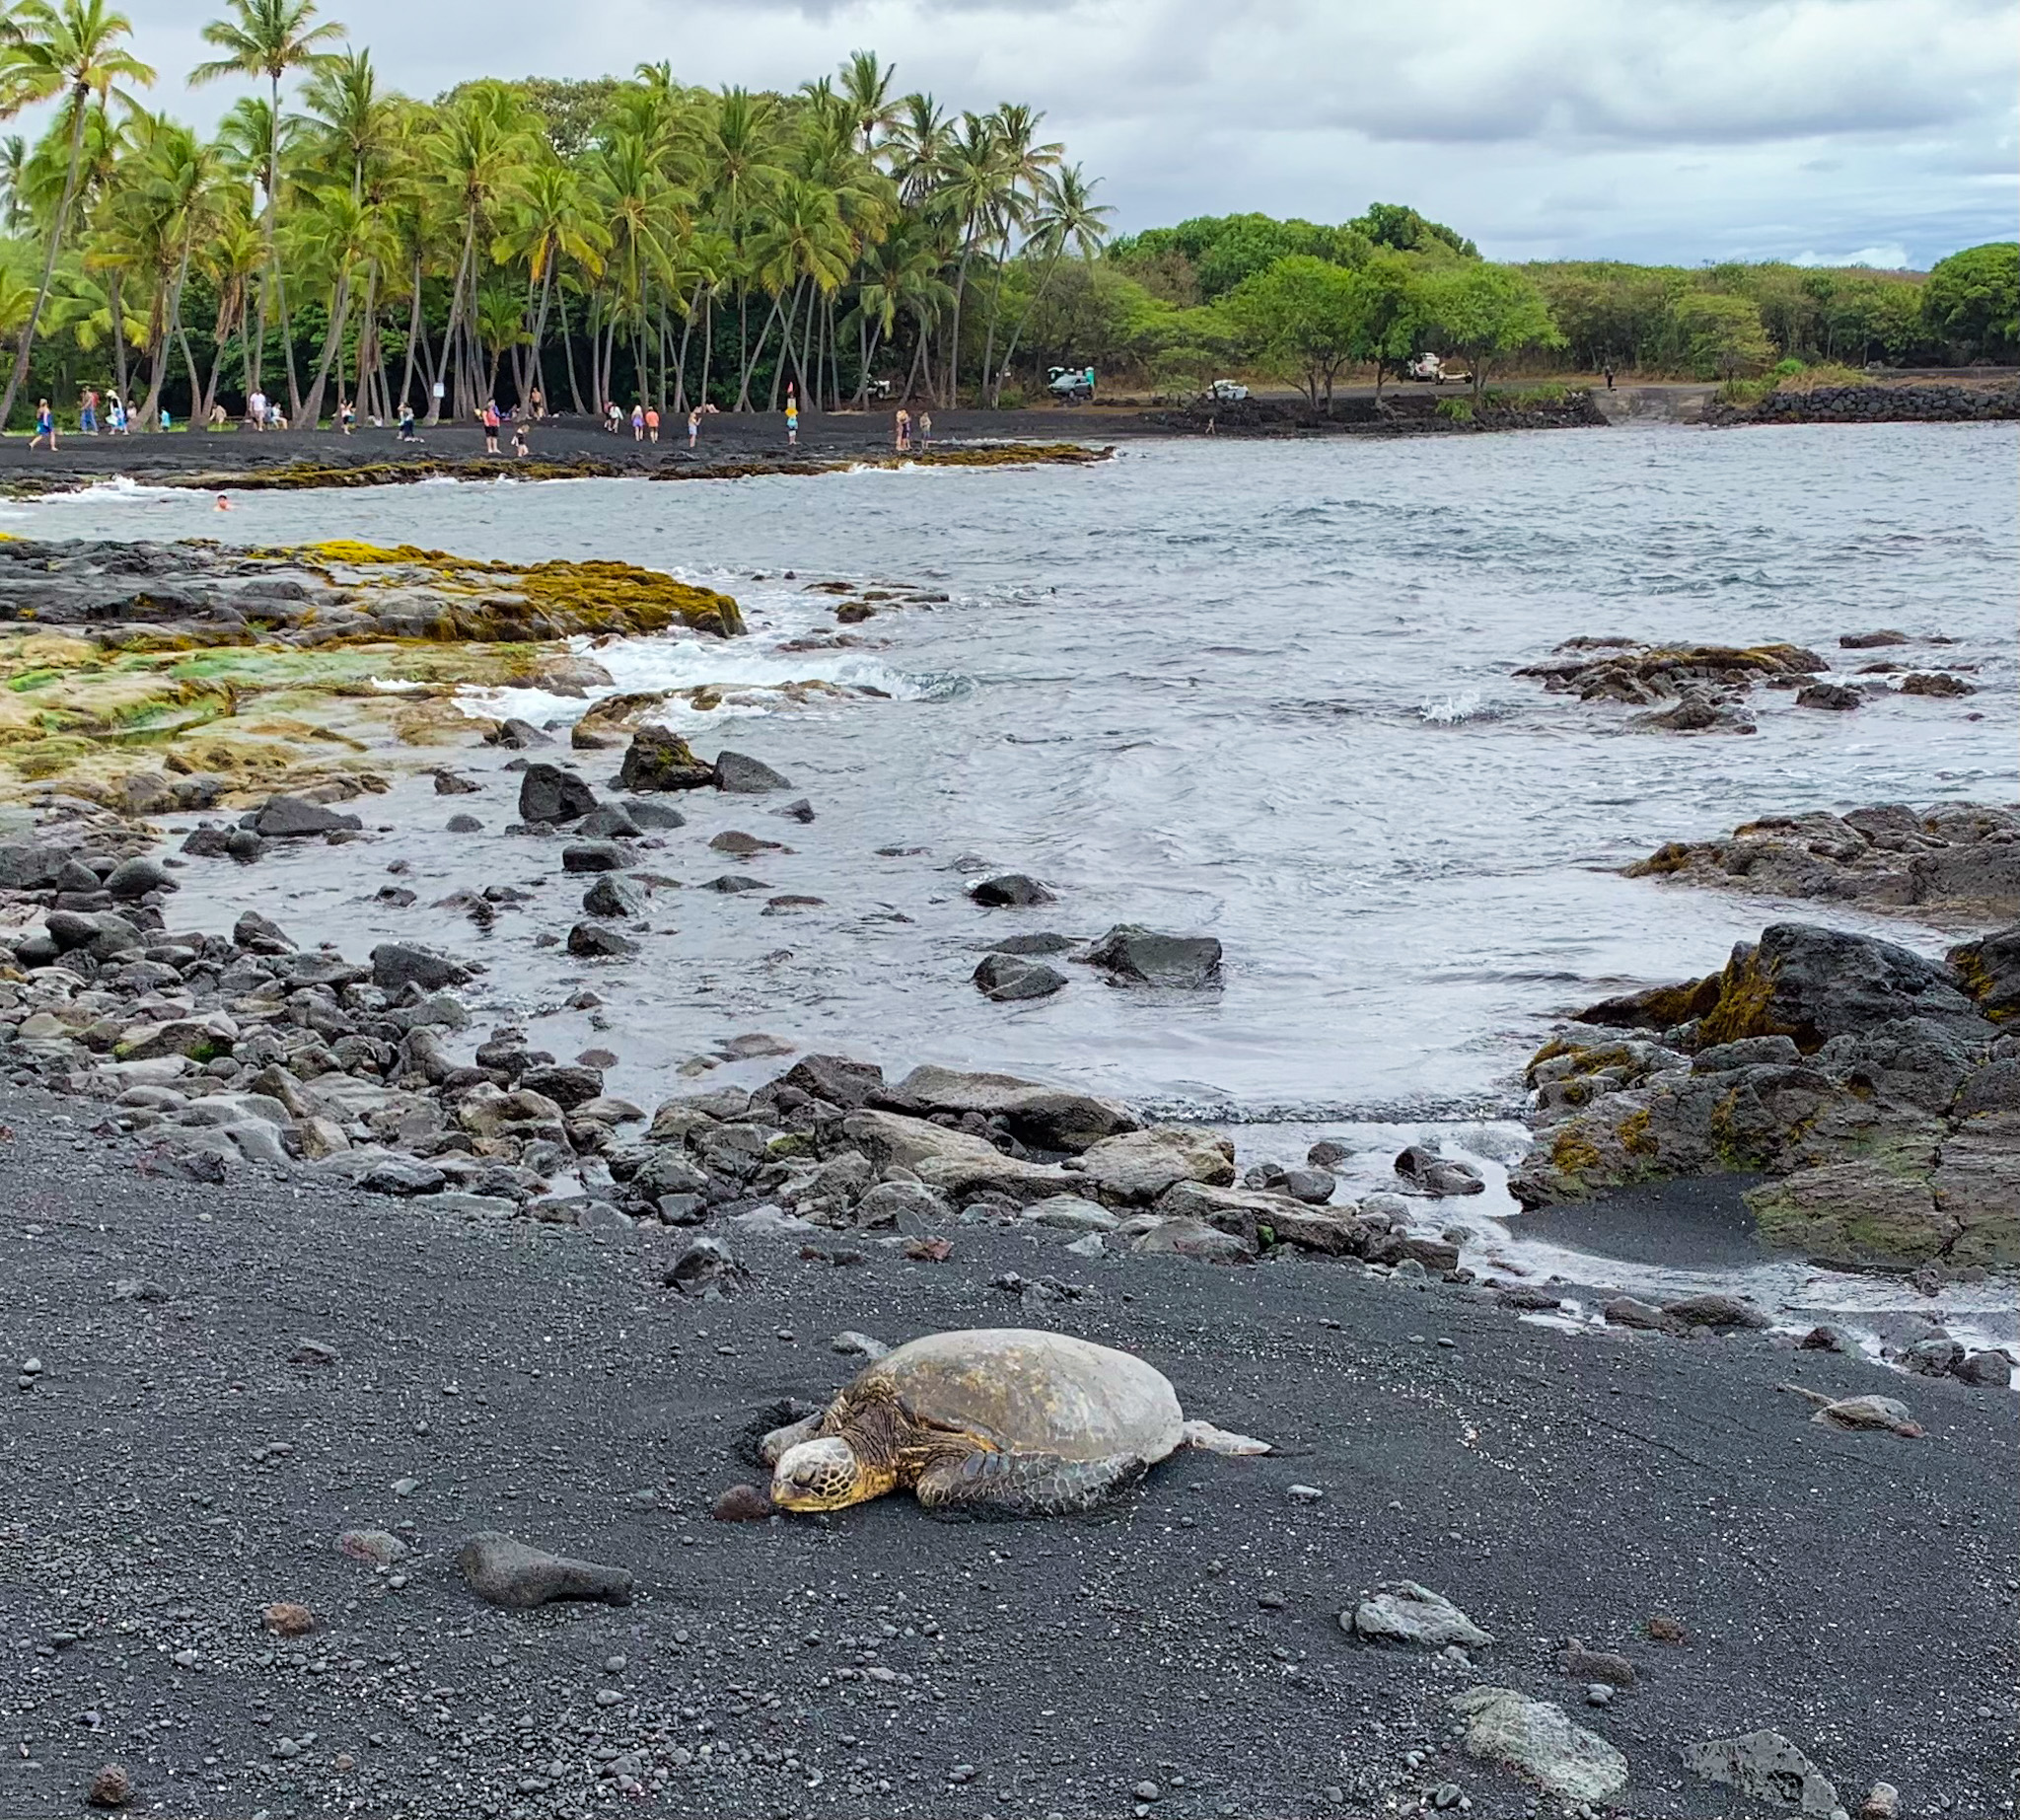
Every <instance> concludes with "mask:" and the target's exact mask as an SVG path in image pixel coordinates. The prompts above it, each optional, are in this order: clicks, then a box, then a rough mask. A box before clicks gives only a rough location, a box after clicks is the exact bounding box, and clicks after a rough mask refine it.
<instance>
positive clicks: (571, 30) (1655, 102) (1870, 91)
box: [135, 0, 2020, 262]
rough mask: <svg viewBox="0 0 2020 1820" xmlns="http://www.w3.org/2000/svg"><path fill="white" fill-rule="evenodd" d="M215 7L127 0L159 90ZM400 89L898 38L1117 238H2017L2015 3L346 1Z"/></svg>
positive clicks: (766, 56)
mask: <svg viewBox="0 0 2020 1820" xmlns="http://www.w3.org/2000/svg"><path fill="white" fill-rule="evenodd" d="M215 10H216V8H215V6H214V5H213V4H212V0H150V3H149V4H148V5H147V6H146V7H144V8H139V9H135V19H136V26H137V28H138V30H137V34H136V36H137V41H138V46H139V48H140V50H141V51H142V53H143V54H144V55H146V56H148V57H149V58H150V60H152V61H154V62H156V63H157V64H158V65H159V66H160V67H161V69H162V72H163V82H162V84H161V86H160V88H159V89H158V91H157V96H158V99H159V101H160V102H161V103H162V104H164V105H167V106H170V107H171V108H172V109H175V110H176V111H179V112H184V113H187V114H191V115H194V116H195V117H198V118H199V119H203V120H206V121H207V120H210V119H214V118H215V117H216V115H217V114H218V113H219V112H221V111H222V109H224V108H225V107H226V106H229V104H230V101H231V98H232V94H233V93H234V91H232V90H230V89H229V88H228V86H227V85H215V86H213V87H210V88H206V89H204V90H200V91H197V92H195V93H194V94H193V95H192V94H185V93H184V92H183V90H182V87H181V82H180V77H181V75H182V73H183V72H184V71H186V70H187V69H188V68H189V66H190V65H191V64H192V63H193V62H195V61H196V60H197V59H198V57H199V56H200V55H201V54H202V49H201V46H200V43H199V41H198V29H199V27H200V25H201V23H202V21H203V20H204V19H205V18H206V17H208V16H210V14H211V13H212V12H214V11H215ZM325 12H327V13H328V14H330V15H331V16H334V17H338V18H342V19H344V20H345V21H346V23H348V24H349V25H350V27H351V30H352V36H353V37H354V39H356V40H357V41H360V42H365V43H369V44H371V45H372V47H373V49H374V51H375V53H376V55H377V57H378V60H379V62H380V65H381V67H382V69H383V70H384V71H385V72H386V74H387V77H388V79H389V80H391V81H393V82H396V83H397V84H398V85H399V86H401V87H403V88H405V89H406V90H407V91H408V92H409V93H413V94H418V95H423V96H425V95H431V94H434V93H437V92H439V91H440V90H441V89H443V88H446V87H448V86H450V85H451V84H452V83H454V82H456V81H459V80H462V79H463V78H465V77H468V76H469V75H472V74H476V73H480V72H481V73H488V74H496V75H520V74H529V73H541V74H549V75H562V76H588V75H596V74H602V73H606V72H623V71H628V70H629V69H630V68H631V67H632V66H633V65H634V64H636V63H638V62H640V61H642V60H653V59H658V58H661V57H664V58H667V59H669V60H670V61H671V62H672V63H673V65H674V68H675V70H676V72H677V73H678V74H679V75H680V76H682V77H683V78H684V79H685V80H688V81H693V82H699V83H706V84H710V85H714V84H718V83H725V82H742V83H747V84H752V85H757V86H775V87H790V86H791V85H793V84H794V83H797V82H798V81H800V80H802V79H803V78H805V77H807V76H811V75H814V74H818V73H819V72H821V71H822V70H824V69H828V68H830V67H832V65H833V64H834V63H835V62H836V61H838V60H839V59H840V57H841V56H843V55H844V54H845V53H846V52H847V51H848V50H850V49H852V48H854V47H856V46H858V45H863V46H870V47H874V48H876V49H877V50H878V51H880V53H881V54H882V55H884V56H885V57H886V58H887V59H890V60H894V61H895V62H896V63H897V64H898V66H899V79H900V83H901V86H902V87H906V88H911V87H921V88H926V89H930V90H931V91H932V92H933V93H934V94H935V96H936V97H937V98H938V99H939V100H940V101H941V103H942V104H943V105H945V106H952V107H963V106H966V107H977V108H980V107H987V106H989V105H991V104H993V103H995V102H997V101H1000V100H1004V99H1018V100H1028V101H1030V102H1032V103H1034V104H1035V105H1037V106H1039V107H1042V108H1044V109H1046V112H1047V116H1048V117H1047V121H1046V129H1047V131H1048V132H1049V133H1050V134H1052V135H1053V136H1055V137H1059V138H1063V139H1064V140H1066V142H1067V144H1068V146H1069V147H1070V149H1071V152H1072V154H1073V156H1075V157H1077V158H1080V159H1081V160H1083V161H1084V162H1085V163H1086V165H1087V167H1088V169H1089V170H1090V171H1091V172H1096V173H1099V174H1101V175H1102V177H1103V178H1104V180H1105V182H1104V187H1103V190H1102V192H1101V193H1102V195H1103V197H1104V198H1105V199H1106V200H1108V201H1109V202H1111V203H1113V204H1114V205H1116V208H1117V215H1118V223H1119V224H1120V225H1122V226H1127V227H1141V226H1148V225H1151V224H1153V223H1156V222H1160V221H1170V220H1175V219H1178V218H1180V217H1182V216H1184V215H1189V214H1208V213H1222V212H1225V211H1229V210H1233V209H1245V208H1256V209H1263V210H1266V211H1268V212H1271V213H1276V214H1302V215H1307V216H1311V217H1314V218H1319V219H1331V220H1336V219H1340V218H1343V217H1345V216H1347V215H1350V214H1354V213H1358V212H1359V210H1360V209H1361V208H1362V207H1363V206H1364V205H1365V204H1366V203H1367V202H1368V201H1369V200H1370V199H1371V198H1374V197H1378V196H1379V197H1381V198H1383V199H1385V200H1408V201H1413V202H1415V203H1416V204H1417V205H1418V206H1419V207H1421V208H1423V209H1424V210H1425V211H1426V212H1428V213H1431V214H1433V215H1435V216H1437V217H1439V218H1440V219H1443V220H1447V221H1451V222H1452V223H1454V224H1455V225H1457V226H1459V227H1462V228H1464V229H1465V230H1466V231H1467V232H1468V233H1470V234H1472V235H1474V236H1475V238H1476V239H1478V240H1479V242H1480V244H1481V246H1482V248H1483V249H1484V250H1486V251H1487V252H1489V253H1492V254H1496V255H1503V256H1509V257H1542V256H1550V255H1567V256H1592V257H1605V256H1616V257H1629V258H1656V257H1660V258H1673V259H1682V260H1686V261H1690V260H1695V259H1699V258H1720V257H1735V256H1751V257H1766V256H1787V257H1794V256H1800V255H1815V254H1820V253H1821V254H1826V255H1828V254H1830V253H1831V252H1832V251H1833V250H1834V249H1836V250H1840V251H1842V252H1855V251H1859V250H1866V249H1883V250H1891V249H1893V248H1894V247H1897V246H1898V247H1903V248H1906V249H1907V251H1908V253H1909V255H1910V256H1911V257H1912V259H1914V260H1916V261H1917V262H1926V261H1928V260H1929V259H1931V258H1934V257H1938V256H1940V255H1942V254H1944V253H1946V252H1949V251H1951V250H1952V249H1953V248H1955V247H1956V246H1958V245H1961V244H1965V243H1968V242H1970V241H1974V240H1984V239H1990V238H1994V237H2009V236H2010V235H2011V233H2012V223H2013V218H2014V211H2015V201H2016V189H2020V182H2016V179H2015V159H2016V109H2015V104H2014V96H2013V92H2012V84H2011V80H2010V75H2011V72H2010V70H2009V69H2008V68H2007V67H2006V60H2005V59H2004V58H2003V57H1994V56H1992V55H1991V54H1989V52H1990V47H1992V46H1995V45H2003V44H2009V43H2011V41H2012V39H2013V28H2014V25H2015V23H2016V16H2020V4H2016V0H1644V3H1642V4H1635V5H1631V6H1630V5H1624V4H1623V3H1622V0H1522V3H1521V4H1519V5H1510V4H1508V3H1507V0H1413V4H1411V5H1410V6H1408V7H1398V6H1395V5H1393V4H1387V3H1385V0H578V4H576V5H574V6H569V7H556V6H554V5H553V4H551V0H484V3H483V4H481V5H479V4H476V0H427V3H425V4H421V5H415V4H412V0H348V3H346V0H330V3H329V4H327V5H326V6H325Z"/></svg>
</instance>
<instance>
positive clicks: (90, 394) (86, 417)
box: [77, 386, 99, 436]
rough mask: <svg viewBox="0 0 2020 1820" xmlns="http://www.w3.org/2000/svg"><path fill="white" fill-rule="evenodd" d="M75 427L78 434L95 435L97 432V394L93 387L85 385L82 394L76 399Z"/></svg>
mask: <svg viewBox="0 0 2020 1820" xmlns="http://www.w3.org/2000/svg"><path fill="white" fill-rule="evenodd" d="M77 403H78V410H77V428H78V431H79V433H80V434H82V435H85V436H96V435H97V434H98V433H99V395H98V391H97V389H96V388H95V387H92V386H87V387H85V389H84V396H83V397H82V398H81V399H79V400H78V401H77Z"/></svg>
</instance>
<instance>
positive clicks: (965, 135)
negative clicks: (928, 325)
mask: <svg viewBox="0 0 2020 1820" xmlns="http://www.w3.org/2000/svg"><path fill="white" fill-rule="evenodd" d="M942 170H943V172H944V176H943V178H942V181H941V183H940V186H939V187H938V189H936V190H935V191H934V194H933V204H934V207H935V209H936V210H937V212H938V213H939V214H940V216H941V217H942V219H943V220H945V221H946V222H947V223H948V225H949V226H950V227H953V228H955V229H956V230H957V231H958V237H959V242H960V247H961V258H960V263H959V264H958V265H957V266H956V268H955V276H954V316H953V322H952V326H951V328H949V330H948V335H947V354H946V366H945V369H944V374H943V381H942V388H941V393H942V402H944V403H945V404H946V405H947V406H948V407H949V408H950V409H951V408H952V407H953V405H954V404H955V403H956V402H957V401H958V398H959V391H958V388H959V386H960V369H961V306H962V303H963V300H964V299H965V298H966V296H967V294H968V269H969V265H970V262H971V261H972V260H973V259H974V255H975V250H976V248H977V247H979V246H981V245H982V243H983V241H984V238H987V239H989V240H994V239H995V237H996V236H997V234H998V233H999V232H1001V231H1004V230H1003V220H1004V217H1005V216H1006V215H1007V213H1008V211H1009V208H1010V205H1011V202H1012V200H1013V198H1014V194H1015V182H1016V174H1015V168H1014V165H1013V163H1012V159H1011V155H1010V148H1009V147H1008V145H1007V144H1006V143H1005V141H1004V139H1003V136H1002V134H1001V132H1000V131H999V130H998V128H997V124H996V121H995V119H994V117H993V116H984V115H982V114H978V113H964V114H963V115H962V116H961V126H960V128H959V130H958V131H957V132H956V133H955V134H954V137H953V141H952V143H951V144H950V145H949V146H948V148H947V151H946V153H945V155H944V157H943V159H942Z"/></svg>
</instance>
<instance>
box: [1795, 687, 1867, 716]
mask: <svg viewBox="0 0 2020 1820" xmlns="http://www.w3.org/2000/svg"><path fill="white" fill-rule="evenodd" d="M1865 700H1866V698H1865V696H1864V695H1862V694H1860V693H1859V692H1858V691H1857V690H1855V689H1847V688H1845V686H1844V685H1843V684H1842V683H1812V684H1811V685H1810V686H1809V688H1807V689H1799V690H1797V691H1796V694H1795V704H1796V706H1797V707H1804V708H1829V709H1831V710H1833V711H1834V712H1837V713H1840V714H1841V713H1847V712H1849V711H1850V710H1851V709H1852V708H1856V707H1863V706H1865Z"/></svg>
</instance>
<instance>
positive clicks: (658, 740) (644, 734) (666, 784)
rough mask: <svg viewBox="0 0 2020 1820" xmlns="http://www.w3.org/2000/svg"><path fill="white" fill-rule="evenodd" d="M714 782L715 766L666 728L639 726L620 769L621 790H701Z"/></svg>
mask: <svg viewBox="0 0 2020 1820" xmlns="http://www.w3.org/2000/svg"><path fill="white" fill-rule="evenodd" d="M714 781H715V766H714V765H712V764H708V763H707V762H706V761H705V760H702V759H697V758H696V757H695V756H694V752H693V749H692V748H691V747H689V746H688V744H687V742H686V741H685V740H684V739H683V738H682V737H681V736H680V735H679V734H678V733H671V732H669V731H668V730H667V729H666V728H665V727H640V728H639V729H638V730H637V731H636V732H635V733H633V734H632V736H631V744H630V746H629V747H627V748H626V749H625V753H624V761H623V763H622V764H620V765H619V766H618V767H617V788H618V789H620V790H698V789H701V788H702V787H703V786H704V785H707V784H711V783H713V782H714Z"/></svg>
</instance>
